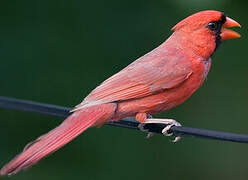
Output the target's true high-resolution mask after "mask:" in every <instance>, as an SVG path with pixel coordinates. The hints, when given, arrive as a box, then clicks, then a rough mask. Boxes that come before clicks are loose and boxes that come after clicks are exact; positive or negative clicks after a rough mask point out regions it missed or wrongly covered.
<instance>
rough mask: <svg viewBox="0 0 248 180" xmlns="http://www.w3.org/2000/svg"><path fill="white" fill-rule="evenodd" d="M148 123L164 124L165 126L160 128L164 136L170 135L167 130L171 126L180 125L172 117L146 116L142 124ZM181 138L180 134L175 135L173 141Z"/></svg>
mask: <svg viewBox="0 0 248 180" xmlns="http://www.w3.org/2000/svg"><path fill="white" fill-rule="evenodd" d="M149 123H154V124H166V127H165V128H164V129H163V130H162V134H163V135H165V136H172V135H173V133H169V130H170V129H171V127H172V126H181V124H180V123H179V122H177V121H176V120H174V119H154V118H147V119H146V121H145V122H144V124H149ZM180 139H181V137H180V136H177V137H176V138H175V139H174V140H173V142H177V141H179V140H180Z"/></svg>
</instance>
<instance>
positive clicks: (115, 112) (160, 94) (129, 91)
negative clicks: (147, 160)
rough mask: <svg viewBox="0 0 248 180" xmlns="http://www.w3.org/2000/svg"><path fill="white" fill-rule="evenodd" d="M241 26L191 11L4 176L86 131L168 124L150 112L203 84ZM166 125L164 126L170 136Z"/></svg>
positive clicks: (217, 14)
mask: <svg viewBox="0 0 248 180" xmlns="http://www.w3.org/2000/svg"><path fill="white" fill-rule="evenodd" d="M234 26H235V27H236V26H237V27H240V24H239V23H237V22H236V21H234V20H232V19H231V18H229V17H226V16H225V15H224V14H223V13H221V12H218V11H213V10H207V11H201V12H198V13H196V14H193V15H191V16H189V17H187V18H186V19H184V20H182V21H181V22H179V23H178V24H176V25H175V26H174V27H173V28H172V30H173V34H172V35H171V36H170V37H169V38H168V39H167V40H166V41H165V42H164V43H162V44H161V45H160V46H158V47H157V48H156V49H154V50H152V51H151V52H149V53H147V54H146V55H144V56H142V57H140V58H139V59H137V60H136V61H134V62H133V63H132V64H130V65H129V66H127V67H126V68H124V69H123V70H121V71H120V72H118V73H117V74H115V75H113V76H112V77H110V78H109V79H107V80H106V81H104V82H103V83H102V84H100V85H99V86H98V87H97V88H96V89H94V90H93V91H92V92H91V93H90V94H89V95H88V96H87V97H86V98H85V99H84V100H83V101H82V103H81V104H79V105H77V106H76V107H75V108H74V110H73V114H72V115H70V116H69V117H68V118H67V119H65V120H64V121H63V123H62V124H61V125H60V126H58V127H56V128H55V129H53V130H51V131H50V132H48V133H47V134H45V135H42V136H40V137H39V138H38V139H36V140H35V141H33V142H31V143H29V144H28V145H27V146H26V147H25V148H24V150H23V152H21V153H20V154H19V155H17V156H16V157H15V158H14V159H13V160H11V161H10V162H9V163H8V164H6V165H5V166H4V167H3V168H2V169H1V171H0V175H2V176H4V175H11V174H14V173H17V172H18V171H20V170H22V169H25V168H27V167H29V166H31V165H33V164H35V163H37V162H38V161H39V160H41V159H42V158H44V157H45V156H47V155H49V154H51V153H52V152H54V151H56V150H58V149H59V148H61V147H62V146H64V145H65V144H67V143H68V142H70V141H71V140H72V139H74V138H75V137H77V136H78V135H79V134H81V133H82V132H84V131H85V130H86V129H88V128H89V127H92V126H101V125H103V124H104V123H106V122H108V121H118V120H120V119H122V118H125V117H130V116H135V117H136V120H137V121H139V122H141V123H161V122H165V123H168V124H169V125H170V126H169V128H170V127H171V126H172V125H179V123H177V122H176V121H174V120H170V119H165V120H162V119H152V118H151V117H149V116H148V115H150V114H154V113H158V112H161V111H166V110H168V109H171V108H173V107H175V106H177V105H179V104H181V103H182V102H184V101H185V100H186V99H188V98H189V97H190V96H191V95H192V94H193V93H194V92H195V91H196V90H197V89H198V88H199V87H200V86H201V84H202V83H203V82H204V80H205V78H206V76H207V74H208V71H209V69H210V66H211V56H212V54H213V53H214V51H215V49H216V48H217V47H218V45H219V44H220V43H221V42H222V41H223V40H226V39H231V38H238V37H240V35H239V34H238V33H236V32H234V31H231V30H228V29H226V28H228V27H234ZM169 128H168V126H167V128H165V129H164V130H163V133H164V134H165V135H168V133H167V130H168V129H169Z"/></svg>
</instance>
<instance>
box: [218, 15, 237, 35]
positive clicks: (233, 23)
mask: <svg viewBox="0 0 248 180" xmlns="http://www.w3.org/2000/svg"><path fill="white" fill-rule="evenodd" d="M230 27H241V25H240V24H239V23H238V22H236V21H234V20H233V19H231V18H229V17H226V22H225V23H224V24H223V26H222V30H221V34H220V36H221V39H222V40H226V39H234V38H240V34H239V33H237V32H235V31H233V30H230V29H226V28H230Z"/></svg>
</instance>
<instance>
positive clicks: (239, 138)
mask: <svg viewBox="0 0 248 180" xmlns="http://www.w3.org/2000/svg"><path fill="white" fill-rule="evenodd" d="M0 107H2V108H4V109H14V110H21V111H26V112H34V113H40V114H46V115H51V116H56V117H63V118H66V117H67V116H69V115H70V110H71V108H68V107H62V106H56V105H51V104H44V103H38V102H33V101H27V100H20V99H15V98H9V97H2V96H0ZM106 125H111V126H118V127H122V128H129V129H136V130H139V128H138V125H139V123H138V122H137V121H135V120H134V118H125V119H122V120H120V121H118V122H109V123H106ZM165 126H166V125H164V124H146V125H145V127H144V128H145V129H147V130H148V131H149V132H154V133H160V134H161V132H162V129H163V128H164V127H165ZM170 131H171V133H173V134H174V135H175V136H191V137H200V138H208V139H217V140H223V141H232V142H240V143H248V135H242V134H234V133H226V132H219V131H212V130H205V129H197V128H191V127H183V126H180V127H179V126H173V127H172V128H171V129H170Z"/></svg>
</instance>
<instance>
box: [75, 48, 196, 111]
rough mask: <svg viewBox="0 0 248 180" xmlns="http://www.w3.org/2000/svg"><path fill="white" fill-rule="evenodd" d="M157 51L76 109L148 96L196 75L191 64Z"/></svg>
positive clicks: (178, 55) (135, 62) (109, 81)
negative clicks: (193, 74) (193, 73)
mask: <svg viewBox="0 0 248 180" xmlns="http://www.w3.org/2000/svg"><path fill="white" fill-rule="evenodd" d="M166 53H167V51H161V49H159V48H157V49H155V50H153V51H152V52H150V53H148V54H147V55H145V56H143V57H141V58H139V59H138V60H136V61H134V62H133V63H132V64H130V65H129V66H127V67H126V68H124V69H123V70H121V71H120V72H119V73H117V74H115V75H113V76H112V77H110V78H108V79H107V80H105V81H104V82H103V83H102V84H100V85H99V86H98V87H97V88H96V89H94V90H93V91H92V92H91V93H90V94H89V95H88V96H87V97H86V98H85V99H84V100H83V101H82V103H80V104H79V105H78V106H76V107H75V109H74V111H75V110H78V109H81V108H84V107H89V106H93V105H97V104H103V103H107V102H116V101H124V100H131V99H137V98H142V97H146V96H149V95H153V94H156V93H158V92H161V91H164V90H166V89H170V88H173V87H176V86H177V85H179V84H180V83H182V82H184V81H185V80H186V79H188V77H189V76H190V75H191V74H192V70H191V61H189V60H188V59H187V58H185V57H184V56H183V55H181V56H180V53H179V54H177V55H176V56H169V55H168V54H166ZM171 57H173V58H171Z"/></svg>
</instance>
